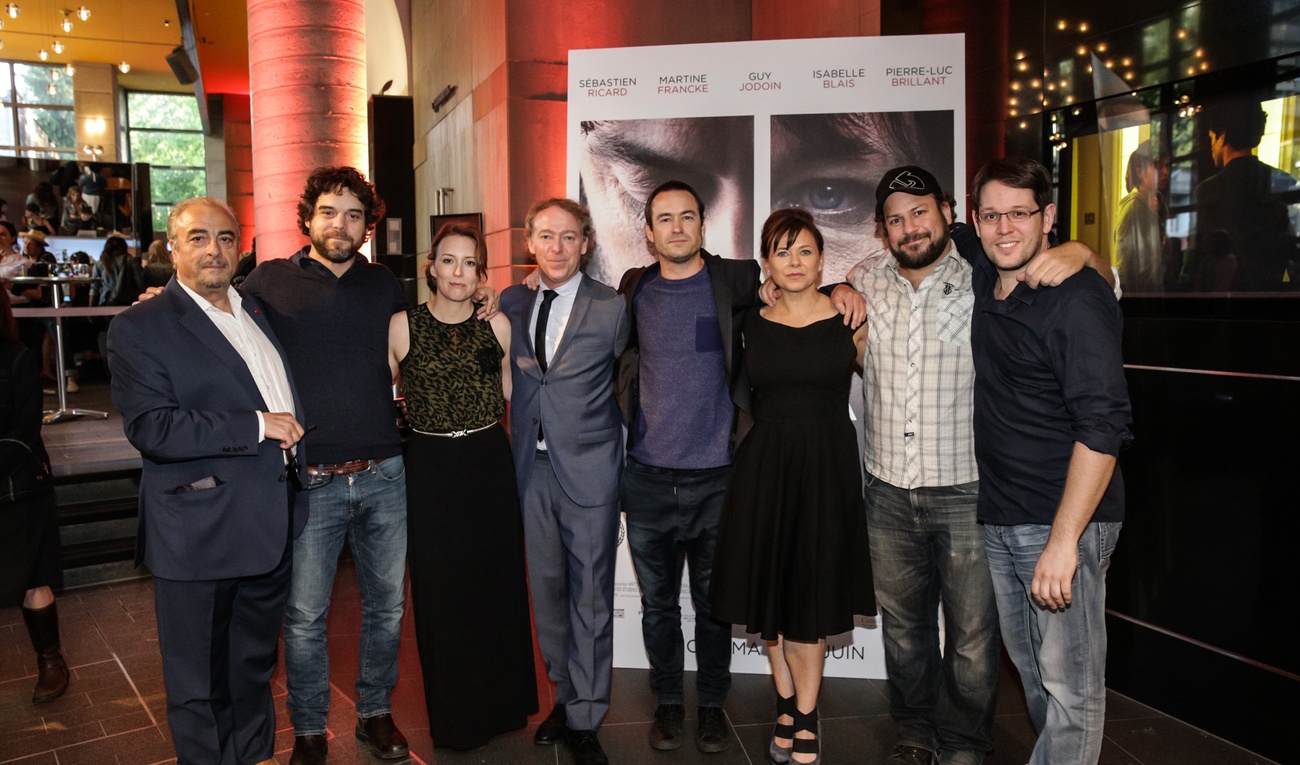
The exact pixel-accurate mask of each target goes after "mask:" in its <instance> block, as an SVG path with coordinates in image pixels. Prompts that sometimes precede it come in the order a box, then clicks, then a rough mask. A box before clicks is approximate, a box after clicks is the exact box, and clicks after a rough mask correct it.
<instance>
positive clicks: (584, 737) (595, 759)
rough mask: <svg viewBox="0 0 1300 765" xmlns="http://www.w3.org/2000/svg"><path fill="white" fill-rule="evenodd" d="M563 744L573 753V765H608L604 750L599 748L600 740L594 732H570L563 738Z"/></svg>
mask: <svg viewBox="0 0 1300 765" xmlns="http://www.w3.org/2000/svg"><path fill="white" fill-rule="evenodd" d="M564 743H565V744H567V745H568V747H569V751H570V752H572V753H573V762H574V765H609V758H608V757H606V756H605V750H604V749H601V748H600V739H598V738H596V731H594V730H571V731H568V733H566V734H565V736H564Z"/></svg>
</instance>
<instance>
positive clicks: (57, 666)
mask: <svg viewBox="0 0 1300 765" xmlns="http://www.w3.org/2000/svg"><path fill="white" fill-rule="evenodd" d="M23 622H24V623H26V625H27V634H28V635H29V636H30V637H31V639H32V647H33V648H35V649H36V665H37V667H38V671H39V675H38V676H37V679H36V689H35V690H34V691H32V702H33V703H36V704H41V703H44V702H46V701H53V700H55V699H57V698H58V697H60V696H62V695H63V692H64V691H66V690H68V663H67V662H65V661H64V660H63V650H62V649H60V648H59V606H58V604H57V603H51V604H49V605H48V606H46V607H45V608H24V609H23Z"/></svg>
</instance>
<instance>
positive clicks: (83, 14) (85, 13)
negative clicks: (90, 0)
mask: <svg viewBox="0 0 1300 765" xmlns="http://www.w3.org/2000/svg"><path fill="white" fill-rule="evenodd" d="M77 18H79V19H81V20H82V21H90V9H89V8H87V7H86V6H84V5H83V6H81V7H80V8H78V9H77Z"/></svg>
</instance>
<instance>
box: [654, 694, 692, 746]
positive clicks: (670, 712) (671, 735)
mask: <svg viewBox="0 0 1300 765" xmlns="http://www.w3.org/2000/svg"><path fill="white" fill-rule="evenodd" d="M685 719H686V708H685V707H683V706H682V705H681V704H660V705H659V708H658V709H656V710H655V722H654V725H651V726H650V746H652V747H654V748H655V749H676V748H677V747H679V746H681V745H682V721H683V720H685Z"/></svg>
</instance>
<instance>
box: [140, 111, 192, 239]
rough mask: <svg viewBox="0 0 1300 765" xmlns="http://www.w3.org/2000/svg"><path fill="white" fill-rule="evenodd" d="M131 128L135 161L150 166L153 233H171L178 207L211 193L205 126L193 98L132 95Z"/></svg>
mask: <svg viewBox="0 0 1300 765" xmlns="http://www.w3.org/2000/svg"><path fill="white" fill-rule="evenodd" d="M126 113H127V117H126V126H127V136H128V143H129V146H130V152H131V161H132V162H148V163H149V165H150V172H149V179H150V185H151V191H152V197H153V229H154V230H155V231H163V230H165V229H166V228H167V215H168V213H170V212H171V208H172V205H174V204H176V203H177V202H180V201H181V200H183V199H188V198H190V197H196V196H201V195H203V194H205V193H207V187H208V181H207V172H206V171H205V169H204V167H205V165H204V157H203V125H202V122H201V121H200V120H199V105H198V103H197V102H196V101H195V100H194V96H192V95H184V94H177V93H141V92H130V93H127V94H126Z"/></svg>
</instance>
